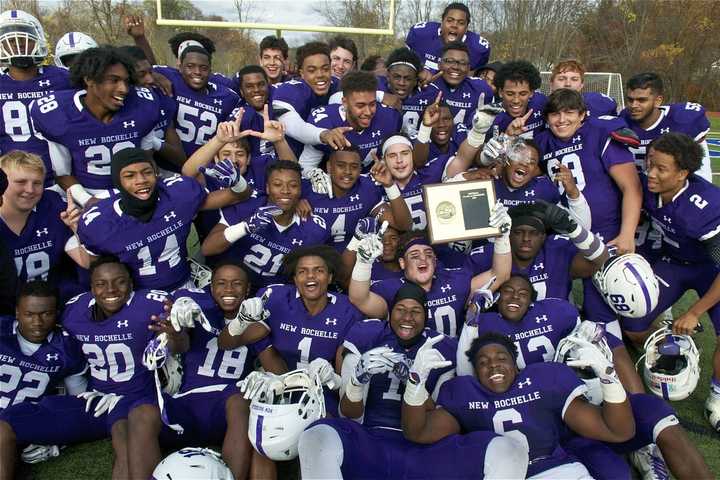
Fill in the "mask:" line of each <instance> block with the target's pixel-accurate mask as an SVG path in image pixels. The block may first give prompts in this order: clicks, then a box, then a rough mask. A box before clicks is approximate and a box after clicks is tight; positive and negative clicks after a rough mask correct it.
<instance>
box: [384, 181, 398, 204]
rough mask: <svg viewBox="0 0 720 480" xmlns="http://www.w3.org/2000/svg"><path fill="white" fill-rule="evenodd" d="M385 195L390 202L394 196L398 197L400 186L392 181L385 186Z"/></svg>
mask: <svg viewBox="0 0 720 480" xmlns="http://www.w3.org/2000/svg"><path fill="white" fill-rule="evenodd" d="M385 195H387V198H388V200H389V201H391V202H392V201H393V200H395V199H396V198H399V197H400V195H401V193H400V188H399V187H398V186H397V184H396V183H393V184H392V185H390V186H389V187H385Z"/></svg>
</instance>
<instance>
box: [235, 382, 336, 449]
mask: <svg viewBox="0 0 720 480" xmlns="http://www.w3.org/2000/svg"><path fill="white" fill-rule="evenodd" d="M281 378H282V381H283V385H284V391H283V392H282V393H279V394H277V395H272V398H267V397H266V396H265V395H261V396H259V397H256V398H254V399H253V400H252V402H251V403H250V421H249V423H248V436H249V437H250V442H251V443H252V445H253V447H255V450H257V451H258V452H259V453H261V454H263V455H265V456H266V457H268V458H269V459H271V460H276V461H278V460H279V461H285V460H292V459H294V458H295V457H297V455H298V440H299V439H300V434H301V433H302V432H303V430H305V428H306V427H307V426H308V425H310V424H311V423H313V422H314V421H315V420H319V419H321V418H323V417H324V416H325V399H324V397H323V389H322V384H321V382H320V379H319V378H318V377H317V375H315V377H314V378H312V377H310V376H309V375H308V374H307V373H306V371H305V370H294V371H292V372H288V373H286V374H284V375H281Z"/></svg>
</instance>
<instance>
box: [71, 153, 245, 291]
mask: <svg viewBox="0 0 720 480" xmlns="http://www.w3.org/2000/svg"><path fill="white" fill-rule="evenodd" d="M231 171H232V173H233V175H229V176H225V177H224V178H225V180H226V181H227V183H226V187H229V188H224V189H222V190H218V191H215V192H212V193H210V194H207V193H206V192H205V190H204V189H203V188H202V186H201V185H200V184H199V183H198V182H197V181H196V180H195V179H193V178H189V177H182V176H180V175H176V176H173V177H170V178H165V179H159V178H158V176H157V173H158V172H157V167H156V166H155V164H154V162H153V161H152V160H151V159H148V158H147V157H146V156H145V155H144V153H143V151H142V150H140V149H137V148H126V149H125V150H121V151H119V152H118V153H116V154H115V155H113V158H112V177H113V182H114V185H115V187H116V188H117V189H118V190H119V191H120V193H119V195H117V196H113V197H111V198H107V199H104V200H101V201H100V202H99V203H98V204H97V205H94V206H93V207H91V208H89V209H87V210H85V212H84V213H83V216H82V218H81V219H80V222H79V226H78V236H79V238H80V241H81V243H82V244H83V246H84V247H85V249H86V250H87V251H88V253H90V254H91V255H98V254H113V255H117V256H118V257H120V258H121V259H122V260H123V261H124V262H125V263H126V264H127V265H128V268H129V269H130V271H131V272H132V275H133V281H134V282H135V284H136V285H138V286H139V287H141V288H165V289H167V290H168V291H171V290H175V289H177V288H180V287H182V286H186V285H188V286H189V285H190V283H191V280H190V266H189V265H188V262H187V260H186V259H187V238H188V235H189V234H190V227H191V226H192V219H193V218H195V215H196V214H197V213H198V211H199V210H202V209H217V208H220V207H223V206H225V205H229V204H231V203H233V202H236V201H238V200H241V199H244V198H247V197H248V196H249V193H250V192H249V191H248V189H247V182H246V181H245V179H244V178H243V177H242V176H241V175H239V174H237V172H236V171H235V170H231Z"/></svg>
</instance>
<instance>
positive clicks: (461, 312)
mask: <svg viewBox="0 0 720 480" xmlns="http://www.w3.org/2000/svg"><path fill="white" fill-rule="evenodd" d="M471 281H472V276H471V275H470V272H468V271H467V270H466V269H462V268H436V269H435V276H434V277H433V282H432V286H431V287H430V291H429V292H427V322H426V324H427V326H428V327H429V328H432V329H433V330H435V331H437V332H439V333H442V334H445V335H447V336H449V337H457V336H458V335H460V329H461V328H462V325H463V322H464V320H465V301H466V300H467V298H468V295H469V294H470V282H471ZM405 282H406V280H405V278H400V279H389V280H381V281H379V282H375V283H373V284H372V286H371V287H370V290H371V291H372V292H373V293H376V294H378V295H380V296H381V297H382V298H383V299H384V300H385V302H386V303H387V305H388V310H392V307H393V300H394V298H395V294H396V293H397V291H398V290H399V289H400V287H402V286H403V284H404V283H405Z"/></svg>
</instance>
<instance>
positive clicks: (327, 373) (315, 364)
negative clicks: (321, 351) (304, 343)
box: [307, 358, 342, 390]
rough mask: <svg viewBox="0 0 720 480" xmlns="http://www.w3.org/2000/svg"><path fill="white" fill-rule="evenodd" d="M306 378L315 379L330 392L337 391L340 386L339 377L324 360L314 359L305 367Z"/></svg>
mask: <svg viewBox="0 0 720 480" xmlns="http://www.w3.org/2000/svg"><path fill="white" fill-rule="evenodd" d="M307 372H308V376H310V377H315V376H316V375H317V377H318V378H319V379H320V383H321V384H322V385H327V387H328V388H329V389H330V390H337V389H338V388H340V385H341V384H342V380H341V378H340V375H338V374H337V373H335V369H334V368H333V366H332V365H330V362H328V361H327V360H325V359H324V358H316V359H315V360H313V361H312V362H310V364H309V365H308V367H307Z"/></svg>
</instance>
